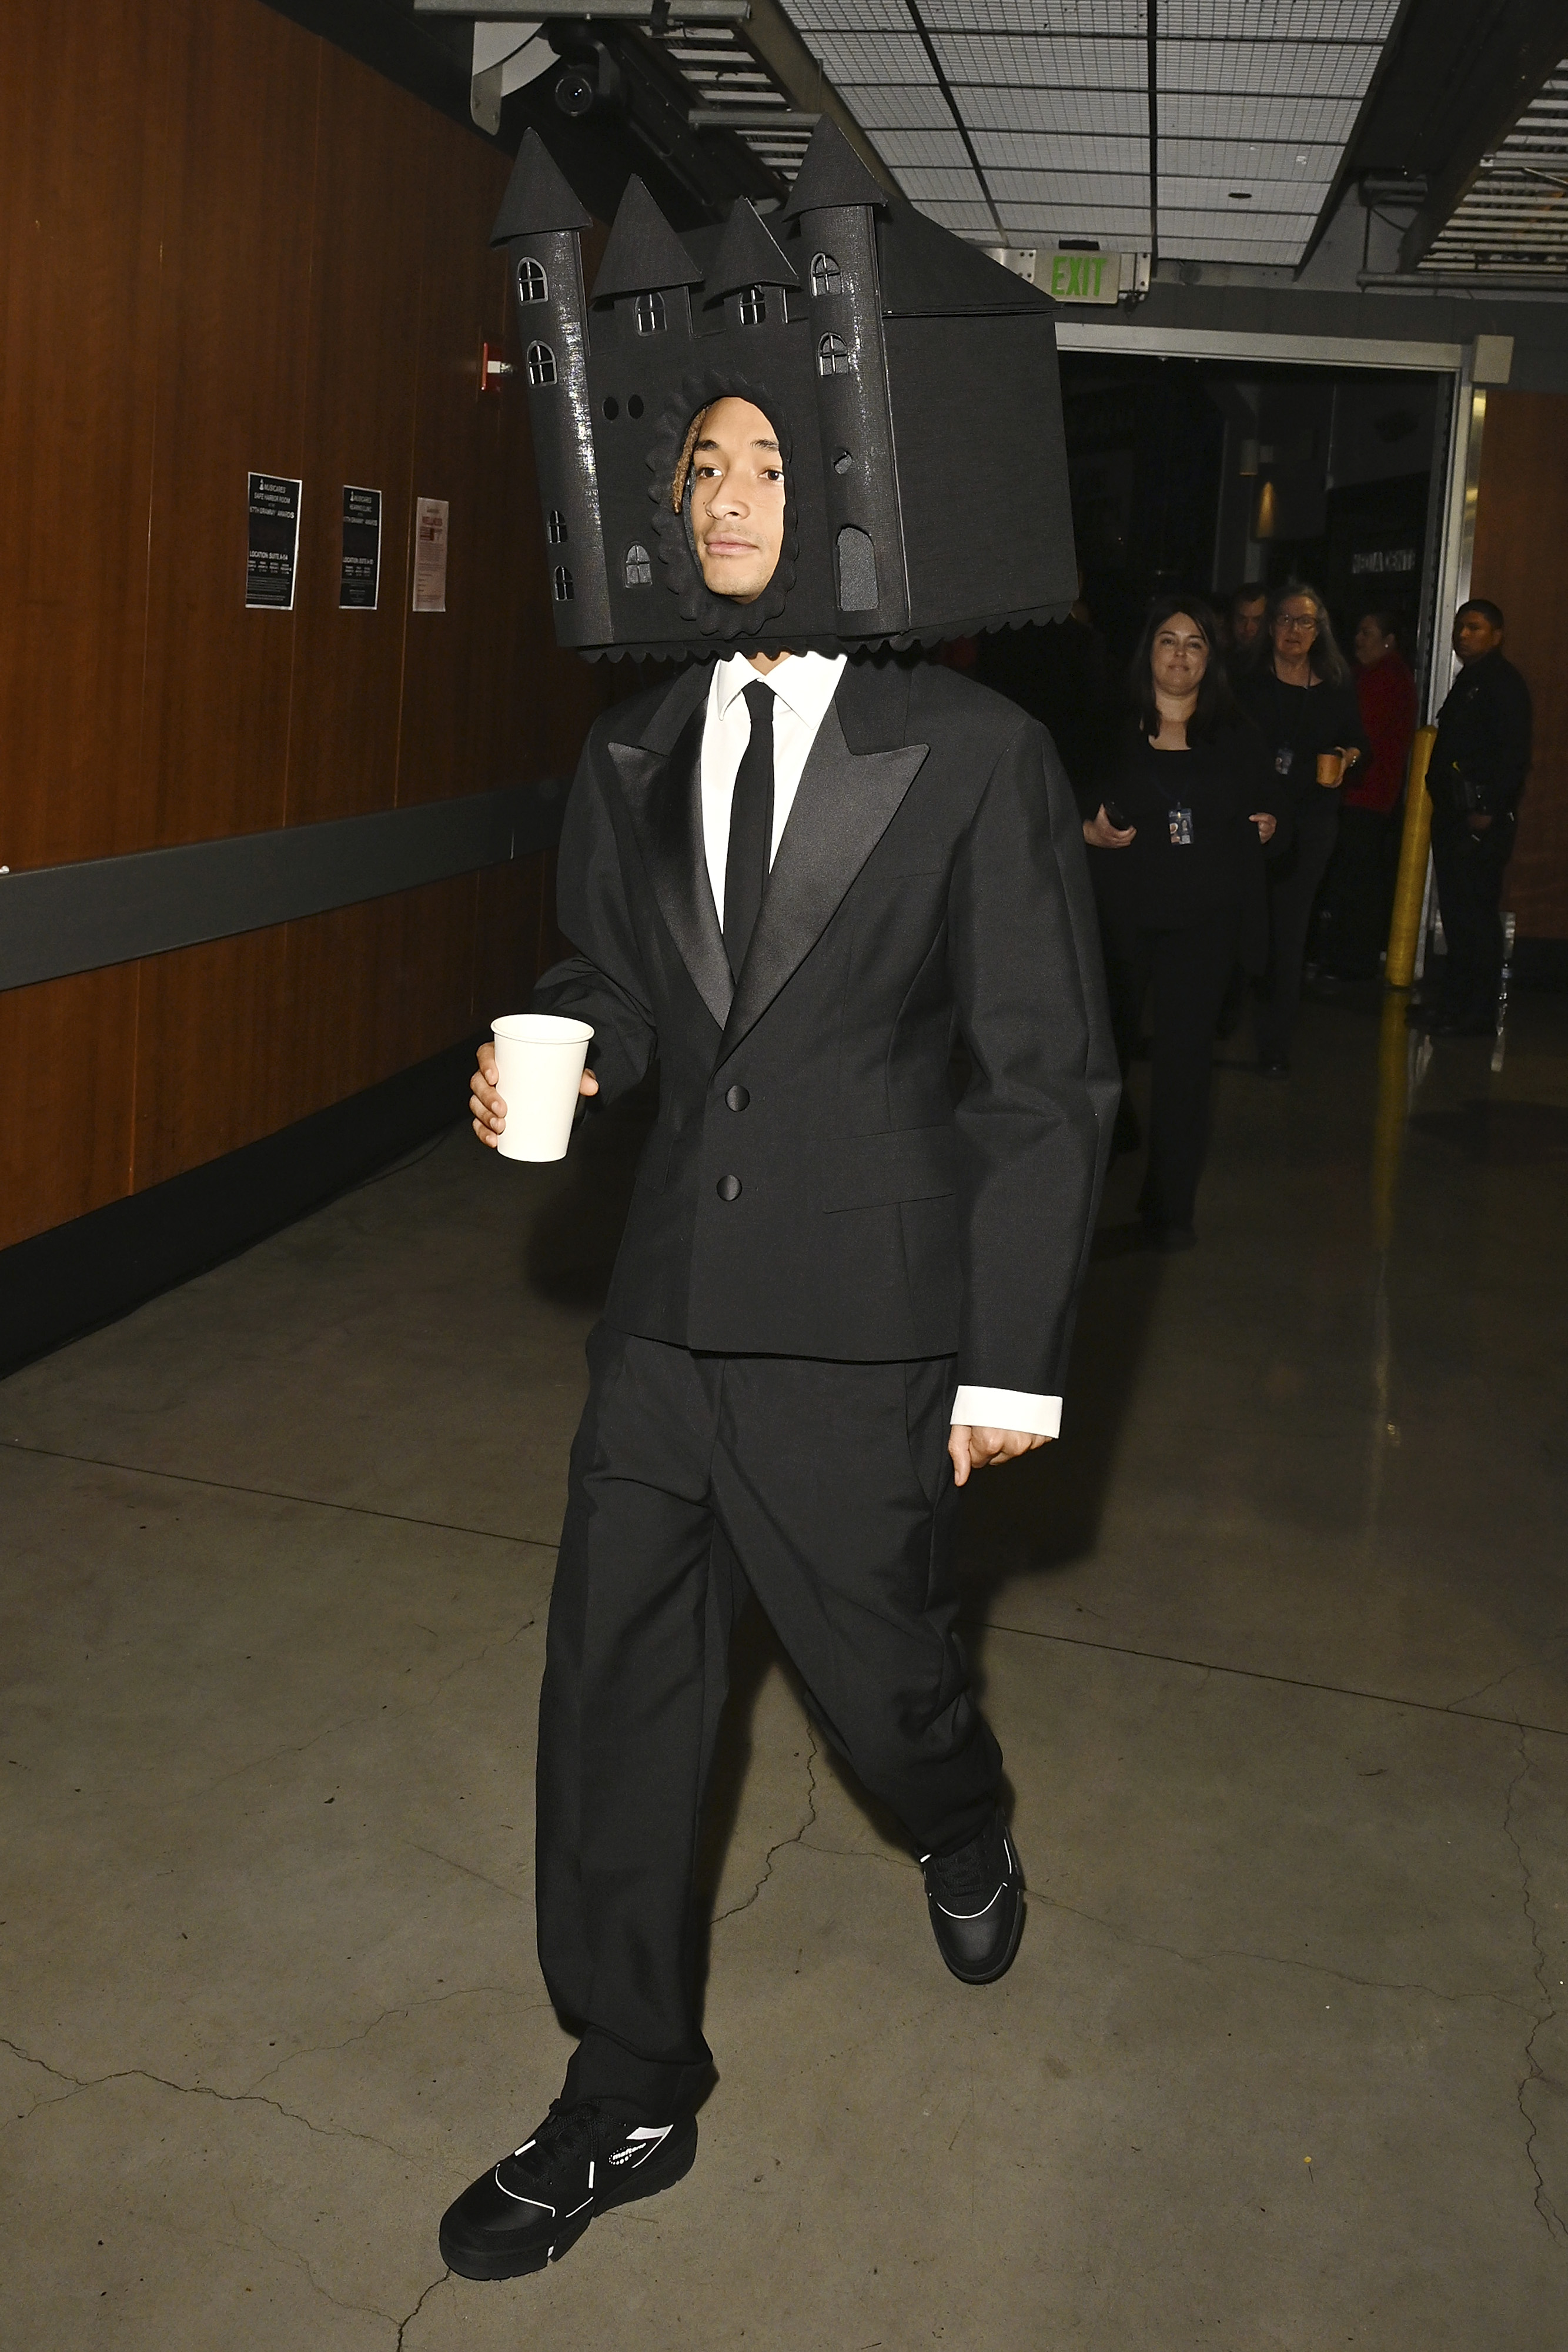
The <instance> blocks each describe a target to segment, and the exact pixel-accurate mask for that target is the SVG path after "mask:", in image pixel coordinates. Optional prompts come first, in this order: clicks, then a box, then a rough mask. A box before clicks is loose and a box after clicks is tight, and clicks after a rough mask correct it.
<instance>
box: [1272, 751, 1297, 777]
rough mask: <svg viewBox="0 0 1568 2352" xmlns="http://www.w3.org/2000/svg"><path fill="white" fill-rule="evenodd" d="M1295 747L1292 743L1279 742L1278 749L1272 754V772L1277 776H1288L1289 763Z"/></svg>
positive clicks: (1293, 757)
mask: <svg viewBox="0 0 1568 2352" xmlns="http://www.w3.org/2000/svg"><path fill="white" fill-rule="evenodd" d="M1295 756H1296V753H1295V747H1294V745H1293V744H1290V743H1281V746H1280V748H1279V750H1278V751H1276V752H1275V754H1274V773H1275V774H1276V775H1277V776H1288V775H1289V774H1290V772H1291V762H1292V761H1293V760H1294V759H1295Z"/></svg>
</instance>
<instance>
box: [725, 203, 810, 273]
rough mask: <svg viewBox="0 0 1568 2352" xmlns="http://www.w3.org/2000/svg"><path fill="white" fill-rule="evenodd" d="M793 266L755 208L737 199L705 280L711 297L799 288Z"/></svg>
mask: <svg viewBox="0 0 1568 2352" xmlns="http://www.w3.org/2000/svg"><path fill="white" fill-rule="evenodd" d="M799 284H800V278H798V277H797V276H796V274H795V267H794V264H793V263H792V262H791V261H790V259H789V256H788V255H787V254H785V253H783V252H782V251H781V250H780V249H779V246H778V245H777V244H776V243H775V242H774V239H773V237H772V236H771V234H770V232H769V230H768V224H767V223H766V221H764V220H763V218H762V216H761V215H760V214H759V213H758V210H757V207H756V205H754V204H752V203H751V201H750V199H749V198H748V197H747V196H737V198H736V200H735V205H734V207H733V209H732V210H731V212H730V215H729V218H728V220H727V222H726V223H725V227H724V235H723V236H722V237H720V239H719V245H718V251H717V253H716V255H715V256H714V260H713V267H712V268H711V269H710V270H709V271H708V274H707V277H706V279H705V280H704V291H705V292H706V294H708V295H709V296H710V297H711V296H714V295H717V294H733V293H734V292H735V290H736V289H737V287H740V286H799Z"/></svg>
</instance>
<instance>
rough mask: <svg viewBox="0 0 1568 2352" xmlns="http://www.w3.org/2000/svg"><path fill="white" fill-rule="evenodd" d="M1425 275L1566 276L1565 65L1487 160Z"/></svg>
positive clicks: (1435, 248) (1567, 123)
mask: <svg viewBox="0 0 1568 2352" xmlns="http://www.w3.org/2000/svg"><path fill="white" fill-rule="evenodd" d="M1420 269H1421V270H1422V271H1425V272H1427V273H1428V274H1430V273H1434V272H1437V271H1441V272H1442V273H1443V274H1444V275H1445V276H1449V277H1451V276H1454V275H1455V274H1456V273H1469V274H1471V275H1473V276H1475V277H1477V278H1487V277H1497V276H1501V275H1507V276H1508V277H1510V278H1520V277H1532V276H1535V275H1540V276H1541V277H1542V278H1561V276H1562V274H1563V270H1564V269H1568V59H1565V60H1564V62H1563V64H1562V65H1561V66H1559V68H1558V69H1557V71H1556V72H1555V73H1554V74H1553V75H1552V79H1551V80H1550V81H1549V82H1548V83H1547V85H1546V87H1545V89H1543V90H1542V93H1541V95H1540V97H1539V98H1537V99H1536V100H1534V102H1533V104H1531V105H1530V106H1528V107H1526V109H1525V110H1524V112H1523V114H1521V117H1520V119H1519V121H1518V122H1517V123H1516V124H1515V125H1514V127H1513V129H1512V130H1511V131H1510V132H1509V135H1508V137H1507V138H1506V139H1505V140H1504V141H1503V142H1502V144H1501V145H1500V147H1499V148H1497V149H1496V151H1495V152H1493V153H1492V154H1490V155H1488V156H1484V157H1483V158H1482V160H1481V168H1480V170H1479V173H1478V174H1477V176H1476V178H1475V180H1474V182H1473V183H1472V184H1471V186H1470V188H1469V193H1468V194H1466V195H1465V196H1464V197H1463V198H1462V199H1461V200H1460V202H1459V204H1458V207H1457V209H1456V210H1455V211H1454V212H1453V214H1452V215H1450V217H1449V219H1448V222H1447V224H1446V226H1444V227H1443V229H1442V230H1441V231H1440V232H1439V234H1438V236H1437V237H1436V238H1435V239H1434V241H1433V244H1432V246H1431V248H1430V250H1429V251H1428V252H1427V255H1426V256H1425V257H1424V259H1423V260H1422V262H1421V264H1420Z"/></svg>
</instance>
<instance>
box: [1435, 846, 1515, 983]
mask: <svg viewBox="0 0 1568 2352" xmlns="http://www.w3.org/2000/svg"><path fill="white" fill-rule="evenodd" d="M1512 847H1513V819H1512V818H1511V817H1494V818H1493V819H1492V822H1491V824H1490V825H1489V826H1488V827H1487V830H1486V831H1485V832H1484V833H1472V832H1471V831H1470V829H1469V825H1468V824H1466V823H1465V820H1464V818H1463V817H1462V816H1451V815H1449V814H1448V811H1447V810H1444V809H1435V810H1434V811H1433V813H1432V870H1433V873H1434V875H1435V876H1436V877H1437V906H1438V908H1439V910H1440V912H1441V914H1442V918H1443V937H1444V939H1445V940H1446V941H1447V942H1448V955H1447V956H1446V957H1445V959H1444V962H1443V986H1442V992H1441V997H1440V1000H1439V1003H1440V1009H1441V1010H1442V1012H1443V1013H1446V1014H1448V1016H1449V1017H1450V1018H1451V1019H1453V1020H1455V1021H1461V1022H1464V1023H1466V1024H1469V1023H1471V1022H1473V1023H1474V1024H1476V1025H1477V1026H1478V1027H1479V1025H1480V1024H1481V1023H1482V1022H1483V1021H1490V1020H1492V1019H1493V1018H1494V1017H1495V1015H1496V1013H1497V997H1498V990H1499V987H1500V985H1501V981H1502V916H1501V913H1500V908H1501V906H1502V877H1503V874H1504V871H1505V869H1506V867H1507V866H1508V860H1509V854H1510V852H1511V849H1512Z"/></svg>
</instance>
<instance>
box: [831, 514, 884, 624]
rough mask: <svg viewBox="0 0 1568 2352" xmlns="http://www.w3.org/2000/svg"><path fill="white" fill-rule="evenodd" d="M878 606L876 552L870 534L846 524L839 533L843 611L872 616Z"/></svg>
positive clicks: (841, 609) (841, 607) (840, 608)
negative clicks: (871, 613)
mask: <svg viewBox="0 0 1568 2352" xmlns="http://www.w3.org/2000/svg"><path fill="white" fill-rule="evenodd" d="M875 606H876V550H875V548H874V547H873V545H872V542H871V537H870V534H869V532H866V531H863V530H856V529H855V528H854V526H853V524H846V526H845V528H844V529H843V530H841V531H840V533H839V610H840V612H841V613H870V612H873V611H874V609H875Z"/></svg>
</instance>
